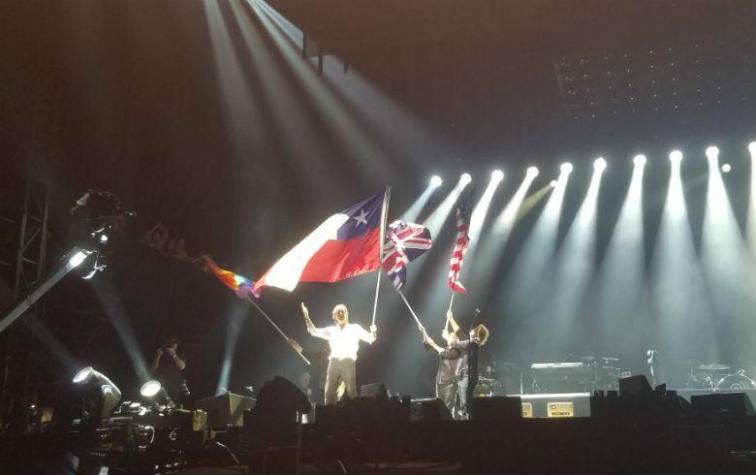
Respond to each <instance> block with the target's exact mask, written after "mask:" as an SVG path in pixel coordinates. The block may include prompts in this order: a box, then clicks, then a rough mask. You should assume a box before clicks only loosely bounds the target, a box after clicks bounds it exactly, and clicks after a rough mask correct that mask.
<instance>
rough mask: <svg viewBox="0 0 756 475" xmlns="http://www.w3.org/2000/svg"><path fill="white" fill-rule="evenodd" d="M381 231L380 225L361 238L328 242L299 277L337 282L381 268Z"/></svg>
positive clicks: (302, 280) (313, 280) (304, 279)
mask: <svg viewBox="0 0 756 475" xmlns="http://www.w3.org/2000/svg"><path fill="white" fill-rule="evenodd" d="M380 235H381V230H380V229H379V228H376V229H373V230H372V231H370V232H369V233H368V234H366V235H364V236H360V237H358V238H354V239H349V240H346V241H336V240H331V241H328V242H326V243H325V245H323V247H321V248H320V249H319V250H318V251H317V252H316V253H315V254H314V255H313V256H312V257H311V258H310V260H309V261H308V262H307V265H306V266H305V268H304V270H303V271H302V276H301V277H300V279H299V281H300V282H336V281H338V280H343V279H348V278H349V277H353V276H356V275H359V274H364V273H365V272H371V271H374V270H376V269H378V267H379V266H380V265H381V259H380V256H379V252H380Z"/></svg>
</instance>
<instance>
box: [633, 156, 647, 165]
mask: <svg viewBox="0 0 756 475" xmlns="http://www.w3.org/2000/svg"><path fill="white" fill-rule="evenodd" d="M633 164H634V165H635V166H636V167H642V166H644V165H645V164H646V156H645V155H636V156H635V158H633Z"/></svg>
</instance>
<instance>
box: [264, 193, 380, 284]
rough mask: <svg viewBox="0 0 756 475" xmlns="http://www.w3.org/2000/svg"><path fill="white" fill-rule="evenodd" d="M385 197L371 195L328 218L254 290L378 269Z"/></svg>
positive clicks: (280, 260)
mask: <svg viewBox="0 0 756 475" xmlns="http://www.w3.org/2000/svg"><path fill="white" fill-rule="evenodd" d="M384 199H385V194H384V193H380V194H377V195H374V196H371V197H370V198H368V199H366V200H364V201H360V202H359V203H357V204H356V205H354V206H352V207H350V208H347V209H345V210H344V211H341V212H340V213H336V214H334V215H333V216H331V217H329V218H328V219H326V220H325V221H324V222H323V224H321V225H320V226H318V227H317V228H316V229H315V230H314V231H313V232H311V233H310V235H309V236H307V237H306V238H304V240H303V241H302V242H300V243H299V244H297V245H296V246H294V249H292V250H291V251H289V252H287V253H286V255H284V256H283V257H282V258H280V259H279V260H278V262H276V263H275V264H274V265H273V267H271V268H270V269H268V271H267V272H266V273H265V274H263V276H262V277H260V278H259V279H258V280H257V283H255V287H254V289H253V292H254V293H255V294H258V295H259V292H260V290H261V289H262V288H263V287H278V288H280V289H284V290H288V291H290V292H291V291H292V290H294V288H295V287H296V286H297V284H298V283H299V282H336V281H339V280H344V279H348V278H350V277H354V276H357V275H360V274H364V273H366V272H371V271H374V270H376V269H378V267H379V266H380V265H381V256H380V247H381V220H382V216H383V203H384Z"/></svg>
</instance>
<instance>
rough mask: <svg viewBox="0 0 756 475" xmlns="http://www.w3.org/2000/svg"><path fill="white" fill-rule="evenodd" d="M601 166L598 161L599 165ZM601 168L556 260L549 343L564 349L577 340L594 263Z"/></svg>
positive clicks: (597, 169)
mask: <svg viewBox="0 0 756 475" xmlns="http://www.w3.org/2000/svg"><path fill="white" fill-rule="evenodd" d="M598 163H601V162H598ZM603 170H604V167H602V166H600V165H599V166H595V167H594V171H593V175H592V176H591V182H590V184H589V186H588V191H587V192H586V194H585V197H584V199H583V203H582V204H581V205H580V208H579V210H578V212H577V215H576V216H575V219H574V220H573V222H572V223H571V224H570V228H569V230H568V231H567V235H566V236H565V238H564V242H563V243H562V246H561V247H560V249H559V251H558V253H557V256H556V258H555V270H554V275H555V284H556V287H555V288H554V294H553V297H552V303H551V311H550V312H549V314H550V315H552V316H553V318H555V319H556V325H554V328H555V329H556V332H552V336H553V338H554V339H555V341H553V342H552V343H554V346H556V347H557V348H562V350H565V349H567V348H569V346H568V345H574V344H575V343H576V342H578V341H579V340H580V335H581V333H580V332H579V331H576V325H575V321H576V318H577V316H578V313H579V310H580V307H581V304H582V303H583V299H584V298H585V296H586V293H587V290H588V286H589V283H590V281H591V278H592V277H593V269H594V265H595V261H596V210H597V207H598V195H599V188H600V186H601V177H602V175H603Z"/></svg>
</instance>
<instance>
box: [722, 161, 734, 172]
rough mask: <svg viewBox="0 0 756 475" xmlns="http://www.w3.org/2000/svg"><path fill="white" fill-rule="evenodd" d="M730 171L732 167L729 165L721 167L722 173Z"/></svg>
mask: <svg viewBox="0 0 756 475" xmlns="http://www.w3.org/2000/svg"><path fill="white" fill-rule="evenodd" d="M731 170H732V166H731V165H730V164H729V163H725V164H723V165H722V173H730V171H731Z"/></svg>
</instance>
